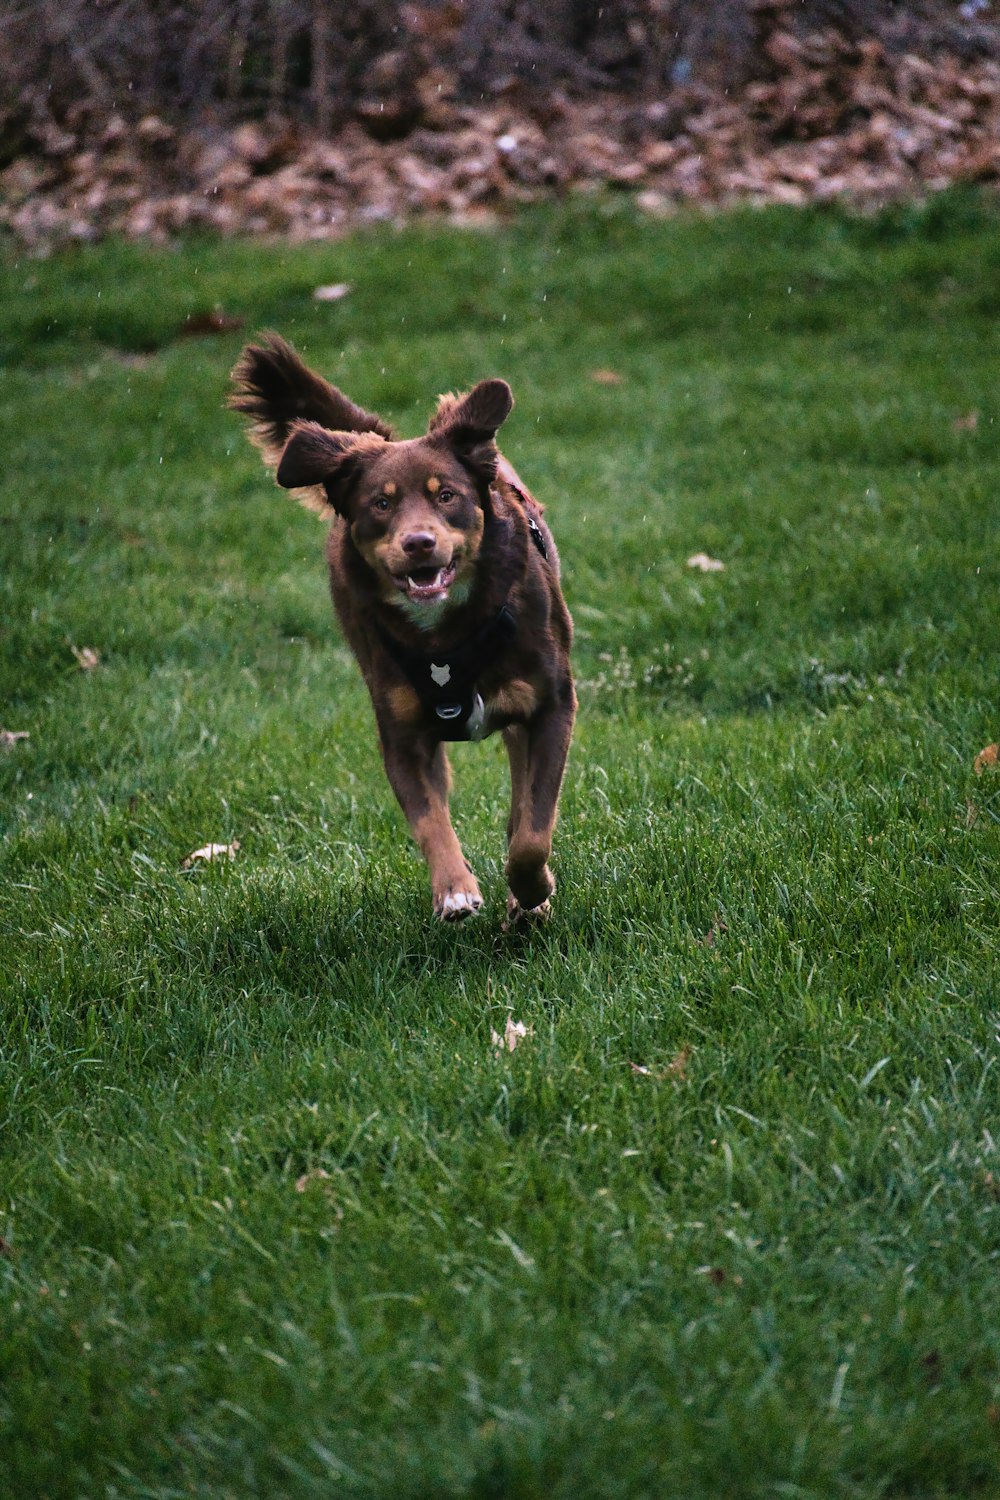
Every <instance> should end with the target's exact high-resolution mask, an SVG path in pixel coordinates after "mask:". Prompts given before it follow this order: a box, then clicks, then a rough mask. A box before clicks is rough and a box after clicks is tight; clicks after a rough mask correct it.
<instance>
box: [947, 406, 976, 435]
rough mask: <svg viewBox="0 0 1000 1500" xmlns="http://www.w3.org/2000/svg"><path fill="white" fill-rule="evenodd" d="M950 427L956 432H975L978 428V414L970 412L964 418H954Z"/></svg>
mask: <svg viewBox="0 0 1000 1500" xmlns="http://www.w3.org/2000/svg"><path fill="white" fill-rule="evenodd" d="M951 425H952V427H953V428H954V430H955V431H956V432H975V430H976V428H977V427H978V426H979V413H978V412H977V411H970V412H969V413H968V414H967V415H966V416H964V417H956V418H955V420H954V421H953V422H952V424H951Z"/></svg>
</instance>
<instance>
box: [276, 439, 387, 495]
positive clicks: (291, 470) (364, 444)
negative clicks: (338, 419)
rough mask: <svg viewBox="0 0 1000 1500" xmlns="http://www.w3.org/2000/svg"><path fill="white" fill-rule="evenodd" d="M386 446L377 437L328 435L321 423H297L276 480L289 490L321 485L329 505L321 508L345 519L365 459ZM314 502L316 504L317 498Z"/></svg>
mask: <svg viewBox="0 0 1000 1500" xmlns="http://www.w3.org/2000/svg"><path fill="white" fill-rule="evenodd" d="M384 444H385V439H384V438H382V437H379V436H377V435H376V434H375V433H370V432H365V433H356V432H329V431H328V430H327V428H325V427H321V426H320V424H319V423H318V422H296V424H295V426H294V427H293V429H292V435H291V437H290V438H289V439H288V442H287V443H286V444H285V447H284V451H283V452H282V455H281V458H280V460H279V462H278V470H277V473H276V474H275V476H274V477H275V478H276V479H277V481H278V483H279V484H280V485H281V487H282V488H283V489H286V490H300V489H310V488H313V487H315V486H317V485H322V486H323V488H324V490H325V491H326V502H327V504H326V506H324V505H323V503H322V501H320V502H319V508H320V509H326V508H327V506H332V508H333V509H334V510H335V511H337V513H338V514H339V515H344V514H345V511H346V506H347V500H348V497H349V493H350V489H351V485H352V484H353V482H354V480H355V479H356V478H357V475H358V472H359V470H360V468H361V465H362V464H363V462H364V460H365V457H366V456H367V455H368V454H369V453H371V452H372V450H373V449H374V448H377V447H383V446H384ZM311 498H312V499H313V503H314V504H315V503H316V499H315V497H311ZM307 503H309V499H308V497H307Z"/></svg>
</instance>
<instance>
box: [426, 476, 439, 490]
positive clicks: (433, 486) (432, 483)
mask: <svg viewBox="0 0 1000 1500" xmlns="http://www.w3.org/2000/svg"><path fill="white" fill-rule="evenodd" d="M427 488H428V489H429V490H430V492H431V494H432V495H436V494H437V492H438V490H439V489H440V488H441V481H440V479H438V477H437V475H436V474H432V475H431V477H430V478H429V479H428V481H427Z"/></svg>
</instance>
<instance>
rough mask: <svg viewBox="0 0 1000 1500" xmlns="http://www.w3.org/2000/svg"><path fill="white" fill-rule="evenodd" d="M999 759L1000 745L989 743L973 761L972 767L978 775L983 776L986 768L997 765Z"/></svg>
mask: <svg viewBox="0 0 1000 1500" xmlns="http://www.w3.org/2000/svg"><path fill="white" fill-rule="evenodd" d="M998 759H1000V745H987V746H986V747H985V749H983V750H980V752H979V754H978V755H977V756H976V758H975V760H974V761H973V762H972V769H973V770H974V771H975V773H976V775H977V776H982V774H983V772H984V771H985V770H987V769H988V768H989V767H991V766H995V765H996V763H997V760H998Z"/></svg>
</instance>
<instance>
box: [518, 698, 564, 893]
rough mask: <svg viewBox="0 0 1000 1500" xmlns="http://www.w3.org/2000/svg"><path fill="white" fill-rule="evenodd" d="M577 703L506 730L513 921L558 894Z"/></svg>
mask: <svg viewBox="0 0 1000 1500" xmlns="http://www.w3.org/2000/svg"><path fill="white" fill-rule="evenodd" d="M575 710H576V704H575V699H574V696H573V692H572V688H570V689H569V692H568V694H567V697H566V699H564V700H563V701H562V702H561V703H557V704H555V705H554V706H553V707H551V708H549V709H548V710H545V711H543V712H542V713H540V714H539V715H538V716H537V717H536V718H535V719H534V720H532V722H531V723H529V724H526V725H513V726H512V727H511V728H510V729H507V730H505V731H504V741H505V742H506V745H507V754H508V756H509V759H510V785H511V807H510V819H509V821H508V824H507V884H508V885H509V886H510V900H509V902H508V906H509V909H510V915H511V917H517V916H519V915H520V913H521V912H530V911H537V910H539V909H541V908H545V909H547V907H546V903H547V902H548V898H549V897H550V896H551V894H552V892H553V891H554V890H555V884H556V883H555V879H554V877H553V875H552V871H551V870H550V869H549V858H550V856H551V854H552V833H553V830H554V828H555V823H556V813H557V811H558V806H559V791H560V788H561V787H562V778H563V771H564V770H565V767H566V756H567V755H568V753H569V743H570V739H571V738H572V734H573V719H574V716H575Z"/></svg>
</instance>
